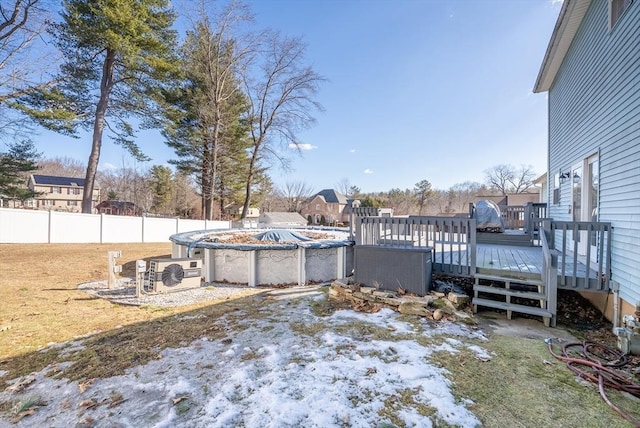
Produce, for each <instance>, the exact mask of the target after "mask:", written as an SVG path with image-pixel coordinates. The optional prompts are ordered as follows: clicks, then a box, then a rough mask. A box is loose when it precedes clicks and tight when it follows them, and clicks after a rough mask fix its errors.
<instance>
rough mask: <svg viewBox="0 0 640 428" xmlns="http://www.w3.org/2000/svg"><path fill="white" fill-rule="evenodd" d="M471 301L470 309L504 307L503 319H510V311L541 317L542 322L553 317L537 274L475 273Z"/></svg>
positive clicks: (546, 321) (547, 324)
mask: <svg viewBox="0 0 640 428" xmlns="http://www.w3.org/2000/svg"><path fill="white" fill-rule="evenodd" d="M512 298H518V300H519V302H521V303H524V304H521V303H514V302H513V301H512ZM472 303H473V311H474V312H477V311H478V306H485V307H489V308H494V309H502V310H505V311H506V312H507V319H511V314H512V312H518V313H524V314H529V315H535V316H540V317H542V318H543V321H544V324H545V325H546V326H549V325H550V322H551V318H552V317H553V314H552V313H551V312H550V311H549V310H547V298H546V295H545V292H544V283H543V281H542V279H538V278H513V277H506V276H497V275H485V274H475V275H474V285H473V300H472ZM527 303H528V304H527ZM530 305H534V306H530Z"/></svg>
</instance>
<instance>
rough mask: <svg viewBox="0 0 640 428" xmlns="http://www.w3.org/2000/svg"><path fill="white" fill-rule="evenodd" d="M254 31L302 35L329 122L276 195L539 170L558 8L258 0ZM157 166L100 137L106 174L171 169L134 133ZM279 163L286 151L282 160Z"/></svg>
mask: <svg viewBox="0 0 640 428" xmlns="http://www.w3.org/2000/svg"><path fill="white" fill-rule="evenodd" d="M249 4H250V6H251V8H252V10H253V12H254V14H255V18H256V23H257V25H258V26H261V27H271V28H273V29H276V30H280V31H281V32H282V33H283V34H286V35H291V36H302V37H303V39H304V41H305V42H306V43H307V45H308V49H307V62H308V63H309V64H311V65H312V66H313V67H314V69H315V70H316V71H317V72H318V73H320V74H321V75H323V76H324V77H326V78H327V79H328V81H327V82H326V83H325V84H324V85H323V86H322V87H321V90H320V93H319V97H318V100H319V101H320V103H321V104H322V105H323V106H324V109H325V111H324V112H319V113H317V114H316V118H317V123H316V124H315V125H314V126H313V127H312V128H310V129H309V130H306V131H304V132H301V133H300V134H299V137H300V140H301V143H303V147H305V148H308V150H303V151H302V155H301V156H300V155H298V154H297V153H296V152H295V151H291V157H292V163H291V166H292V168H293V170H292V171H288V172H285V171H281V170H279V169H277V168H274V169H272V170H271V176H272V178H273V179H274V182H275V183H276V184H277V185H279V184H283V183H285V182H287V181H303V182H305V183H307V184H308V185H309V186H311V187H312V188H314V189H315V190H320V189H323V188H329V187H334V186H336V184H337V183H338V182H339V181H341V180H343V179H347V180H348V181H349V182H350V183H351V184H352V185H356V186H358V187H360V189H361V190H362V191H363V192H374V191H387V190H389V189H392V188H396V187H399V188H402V189H405V188H413V186H414V185H415V184H416V183H417V182H419V181H421V180H423V179H426V180H429V181H430V182H431V183H432V185H433V187H435V188H438V189H443V190H444V189H448V188H449V187H451V186H452V185H454V184H456V183H461V182H464V181H480V182H481V181H483V180H484V171H485V170H486V169H488V168H490V167H492V166H495V165H498V164H512V165H514V166H520V165H530V166H532V167H533V169H534V170H535V171H536V172H537V173H540V174H541V173H543V172H545V170H546V159H547V148H546V136H547V118H546V112H547V99H546V94H533V93H532V88H533V85H534V82H535V79H536V76H537V73H538V69H539V67H540V64H541V62H542V59H543V57H544V53H545V49H546V47H547V43H548V41H549V37H550V36H551V32H552V30H553V26H554V24H555V21H556V18H557V16H558V13H559V10H560V7H561V2H559V1H557V0H492V1H485V0H445V1H435V0H421V1H418V0H396V1H386V0H384V1H383V0H366V1H365V0H315V1H312V0H254V1H251V2H249ZM34 140H35V141H36V144H37V146H38V148H39V150H41V151H42V152H44V155H45V156H46V157H55V156H69V157H72V158H76V159H78V160H80V161H82V162H85V163H86V160H87V158H88V155H89V150H90V137H89V136H85V137H83V138H81V139H80V140H71V139H68V138H64V137H61V136H58V135H56V134H52V133H44V132H43V133H41V134H40V135H39V136H36V137H35V138H34ZM138 144H139V145H140V147H141V148H142V149H143V150H144V151H145V152H146V153H147V154H148V155H149V156H150V157H152V158H153V160H152V161H151V162H149V163H146V164H135V163H134V161H133V160H131V158H130V156H128V155H127V153H126V152H125V151H124V150H123V149H121V148H120V147H118V146H114V145H113V144H112V143H111V142H110V141H109V140H108V139H107V138H105V140H104V141H103V151H102V154H101V168H108V167H110V166H116V167H122V166H123V165H124V166H127V167H136V168H139V169H145V168H149V167H150V166H151V165H154V164H165V163H166V161H167V160H168V159H170V158H172V151H171V150H170V149H169V148H167V147H166V146H165V145H164V144H163V141H162V137H161V136H160V135H159V134H158V133H154V132H144V133H141V134H139V140H138ZM283 150H285V149H284V148H283Z"/></svg>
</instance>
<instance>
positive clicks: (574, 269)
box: [543, 221, 613, 291]
mask: <svg viewBox="0 0 640 428" xmlns="http://www.w3.org/2000/svg"><path fill="white" fill-rule="evenodd" d="M612 229H613V228H612V226H611V223H605V222H597V221H577V222H576V221H551V222H550V232H551V233H550V235H549V238H550V242H549V245H550V248H554V249H556V250H558V251H559V252H560V255H559V260H558V275H559V278H560V279H559V281H560V282H559V285H560V286H562V287H563V288H570V289H574V290H576V291H608V290H609V289H610V281H611V232H612ZM543 248H544V246H543ZM583 266H584V268H583Z"/></svg>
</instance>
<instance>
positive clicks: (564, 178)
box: [560, 172, 580, 184]
mask: <svg viewBox="0 0 640 428" xmlns="http://www.w3.org/2000/svg"><path fill="white" fill-rule="evenodd" d="M569 178H571V179H572V181H573V182H574V183H580V176H579V175H578V174H576V173H575V172H574V173H573V178H572V175H571V173H570V172H564V173H562V174H560V183H561V184H564V183H565V182H566V181H567V180H568V179H569Z"/></svg>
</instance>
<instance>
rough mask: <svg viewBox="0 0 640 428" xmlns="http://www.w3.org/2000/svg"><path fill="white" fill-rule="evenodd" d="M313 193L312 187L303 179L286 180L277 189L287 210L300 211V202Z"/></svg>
mask: <svg viewBox="0 0 640 428" xmlns="http://www.w3.org/2000/svg"><path fill="white" fill-rule="evenodd" d="M313 193H314V192H313V188H312V187H311V186H309V185H308V184H307V183H305V182H304V181H288V182H286V183H285V184H284V186H281V187H280V188H279V189H278V194H279V196H280V199H281V200H282V204H283V205H284V206H285V207H286V210H287V212H300V206H301V204H302V203H303V202H304V201H305V200H307V199H308V198H309V197H310V196H311V195H313Z"/></svg>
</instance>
